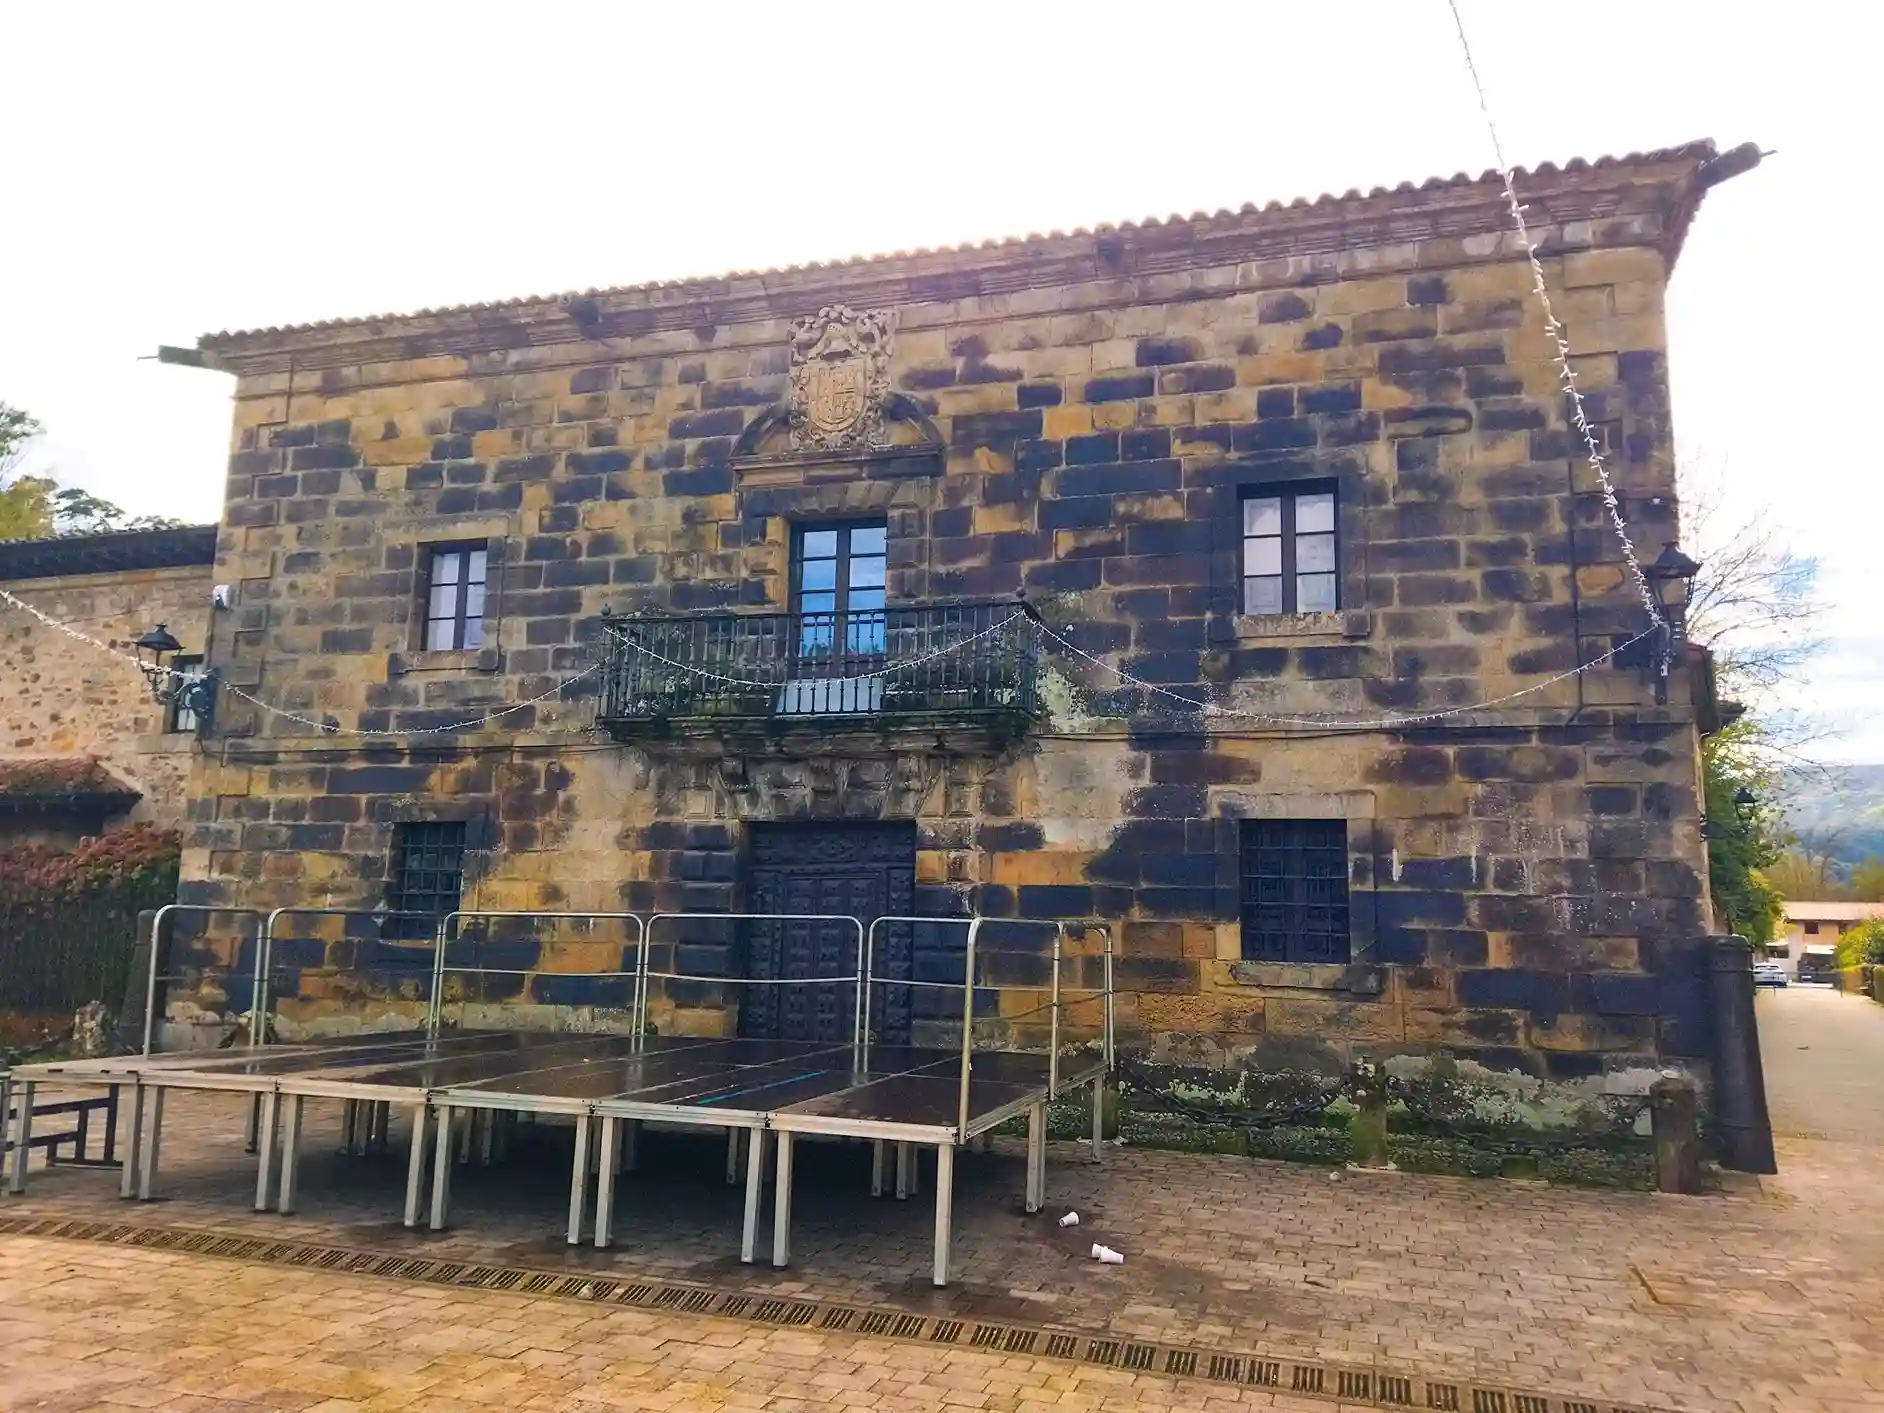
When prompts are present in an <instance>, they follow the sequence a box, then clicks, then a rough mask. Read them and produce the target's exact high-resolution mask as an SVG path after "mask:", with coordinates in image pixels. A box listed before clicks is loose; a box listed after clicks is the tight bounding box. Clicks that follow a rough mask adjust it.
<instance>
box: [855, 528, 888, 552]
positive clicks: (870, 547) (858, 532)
mask: <svg viewBox="0 0 1884 1413" xmlns="http://www.w3.org/2000/svg"><path fill="white" fill-rule="evenodd" d="M887 536H888V531H886V530H885V529H884V527H883V526H881V525H856V526H853V527H852V528H851V532H850V552H851V553H852V554H882V553H883V546H884V541H885V539H886V538H887Z"/></svg>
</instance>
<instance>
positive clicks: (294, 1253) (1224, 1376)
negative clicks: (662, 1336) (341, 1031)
mask: <svg viewBox="0 0 1884 1413" xmlns="http://www.w3.org/2000/svg"><path fill="white" fill-rule="evenodd" d="M0 1234H13V1235H20V1236H44V1237H55V1238H58V1239H62V1240H73V1241H92V1242H103V1243H107V1244H111V1245H119V1246H132V1247H138V1248H141V1249H146V1250H158V1251H174V1252H183V1253H187V1254H191V1255H200V1256H210V1257H217V1258H221V1259H228V1260H243V1261H255V1262H260V1263H265V1264H270V1265H285V1266H298V1267H302V1268H307V1269H315V1270H332V1271H342V1272H347V1273H351V1274H363V1275H372V1276H380V1277H386V1278H389V1279H396V1280H406V1281H423V1282H426V1283H428V1284H432V1285H450V1286H458V1287H462V1288H471V1289H482V1290H490V1291H497V1292H508V1293H513V1294H521V1295H550V1296H554V1297H558V1298H567V1299H577V1300H584V1301H590V1302H609V1303H613V1304H617V1305H631V1306H642V1307H646V1308H651V1309H658V1310H669V1311H682V1312H686V1313H690V1314H705V1315H713V1316H717V1317H720V1318H724V1319H736V1320H747V1321H752V1322H756V1323H763V1324H770V1325H782V1326H787V1327H808V1326H812V1325H814V1324H815V1325H816V1327H817V1328H819V1329H825V1330H833V1331H843V1332H854V1333H856V1334H860V1335H871V1336H876V1337H878V1338H885V1339H898V1340H921V1341H923V1342H925V1343H929V1344H958V1343H966V1344H968V1345H970V1346H972V1347H974V1348H977V1349H983V1350H988V1351H990V1352H999V1353H1003V1354H1034V1353H1036V1352H1038V1353H1041V1354H1044V1355H1045V1356H1046V1357H1048V1358H1050V1359H1063V1360H1071V1361H1077V1362H1083V1363H1087V1364H1097V1365H1101V1366H1105V1367H1110V1368H1119V1369H1124V1370H1130V1371H1134V1372H1156V1373H1159V1374H1163V1375H1168V1376H1170V1377H1174V1378H1199V1377H1202V1378H1208V1379H1211V1380H1214V1381H1216V1382H1218V1383H1230V1384H1240V1385H1244V1386H1252V1385H1253V1386H1255V1387H1258V1388H1269V1389H1280V1388H1282V1387H1284V1379H1283V1371H1284V1369H1285V1368H1286V1369H1287V1370H1288V1381H1287V1387H1288V1388H1289V1390H1290V1391H1291V1392H1293V1393H1297V1394H1301V1395H1304V1396H1307V1397H1311V1398H1324V1399H1334V1400H1339V1401H1341V1402H1343V1403H1348V1404H1356V1403H1365V1404H1371V1405H1374V1406H1377V1407H1385V1408H1396V1409H1412V1408H1415V1407H1416V1406H1420V1405H1419V1399H1418V1397H1417V1395H1419V1394H1423V1395H1424V1405H1423V1406H1424V1407H1425V1408H1426V1409H1428V1410H1430V1413H1651V1410H1648V1409H1643V1408H1639V1407H1635V1406H1633V1405H1630V1406H1625V1405H1622V1404H1616V1403H1610V1402H1608V1401H1602V1402H1596V1401H1591V1400H1589V1399H1575V1398H1553V1397H1551V1396H1550V1395H1547V1394H1541V1393H1534V1392H1528V1391H1526V1392H1518V1391H1515V1390H1509V1389H1503V1388H1496V1387H1485V1386H1480V1385H1466V1384H1458V1383H1451V1382H1446V1381H1441V1380H1434V1379H1424V1378H1421V1379H1416V1377H1415V1376H1414V1375H1412V1374H1408V1373H1401V1372H1397V1371H1390V1370H1381V1369H1352V1368H1339V1367H1336V1366H1334V1365H1323V1364H1313V1363H1301V1362H1297V1361H1295V1360H1289V1361H1286V1363H1285V1361H1283V1360H1278V1359H1265V1358H1262V1357H1260V1356H1250V1355H1243V1354H1228V1353H1222V1352H1219V1351H1215V1350H1197V1349H1189V1348H1184V1347H1182V1346H1173V1345H1161V1344H1140V1343H1135V1342H1133V1341H1130V1340H1125V1339H1116V1338H1107V1337H1103V1336H1092V1335H1081V1334H1076V1333H1070V1332H1067V1331H1061V1330H1045V1329H1030V1328H1028V1327H1027V1326H1024V1325H1009V1324H998V1323H989V1322H976V1323H973V1324H972V1325H971V1324H970V1323H969V1322H967V1321H964V1320H958V1319H949V1318H940V1317H938V1318H935V1319H933V1320H932V1319H930V1318H929V1317H926V1316H923V1315H917V1314H912V1313H910V1312H907V1311H902V1310H894V1309H875V1310H872V1309H858V1308H856V1307H854V1306H847V1305H825V1304H822V1303H820V1302H818V1301H815V1300H801V1299H791V1298H784V1297H765V1296H755V1295H747V1294H740V1293H736V1292H727V1291H721V1290H716V1289H713V1288H711V1287H701V1286H675V1285H663V1284H659V1283H656V1282H651V1281H624V1280H615V1279H608V1278H604V1277H599V1276H593V1275H571V1274H568V1273H566V1272H560V1271H535V1270H530V1269H528V1268H525V1267H513V1266H491V1265H477V1264H470V1263H467V1262H462V1261H445V1260H437V1259H434V1258H431V1257H422V1256H397V1255H386V1254H384V1253H382V1252H370V1251H356V1250H351V1249H349V1248H345V1247H333V1246H315V1245H310V1244H307V1243H304V1242H299V1241H271V1240H269V1239H267V1238H264V1237H254V1236H238V1235H235V1234H233V1233H227V1232H218V1231H212V1230H202V1229H196V1228H184V1227H139V1226H131V1225H127V1224H124V1223H119V1222H103V1221H78V1220H71V1219H61V1218H54V1217H33V1216H25V1215H21V1216H11V1215H7V1216H0Z"/></svg>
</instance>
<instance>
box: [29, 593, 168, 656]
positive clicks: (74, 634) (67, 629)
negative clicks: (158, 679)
mask: <svg viewBox="0 0 1884 1413" xmlns="http://www.w3.org/2000/svg"><path fill="white" fill-rule="evenodd" d="M0 603H7V604H11V605H12V606H13V607H14V608H17V609H19V610H21V611H22V612H24V613H29V614H31V615H32V616H33V617H34V618H37V619H38V620H39V621H40V622H41V623H43V624H45V625H46V626H47V627H48V628H51V629H54V630H56V631H58V632H60V633H63V634H65V635H66V637H68V638H74V639H76V640H77V641H79V642H81V643H84V644H85V645H86V646H87V647H91V648H96V649H97V650H98V651H99V652H101V653H104V654H105V655H106V656H107V657H115V658H117V659H118V660H119V661H120V662H128V663H130V664H131V666H133V667H135V668H136V669H137V670H138V671H139V672H143V673H151V672H160V673H162V674H163V675H164V676H166V677H177V678H181V677H183V676H184V675H185V674H184V673H182V672H180V671H178V670H177V669H176V668H174V667H162V666H156V665H153V664H151V663H148V662H145V661H144V660H143V659H141V658H139V657H136V656H134V655H133V654H131V653H127V652H125V651H123V650H122V649H121V648H116V647H113V646H112V645H111V644H110V643H107V642H106V641H105V640H104V639H103V638H94V637H93V636H92V635H91V634H90V633H87V632H84V631H83V630H81V629H78V628H74V627H73V626H72V625H71V624H70V623H62V622H60V621H59V620H58V619H56V618H54V617H53V616H52V615H51V614H49V613H45V612H43V611H41V610H40V609H37V608H35V607H34V606H33V605H32V604H30V603H28V602H27V601H26V600H25V599H23V598H21V597H20V596H19V595H18V594H15V593H12V592H10V591H9V590H6V589H0Z"/></svg>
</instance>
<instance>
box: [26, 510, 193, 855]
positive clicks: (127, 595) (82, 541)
mask: <svg viewBox="0 0 1884 1413" xmlns="http://www.w3.org/2000/svg"><path fill="white" fill-rule="evenodd" d="M215 557H216V527H215V526H213V525H191V526H183V527H179V528H175V529H158V530H124V531H116V532H113V533H110V534H101V535H68V536H64V537H61V538H58V539H47V540H12V541H0V588H5V589H6V590H7V591H8V592H9V593H11V594H13V595H15V596H16V597H18V598H20V599H21V600H23V601H24V602H26V603H28V604H31V605H32V606H33V607H34V608H36V609H38V610H39V611H40V612H41V613H44V614H46V615H48V616H49V617H52V618H54V619H57V620H58V621H59V622H61V623H65V624H69V625H70V626H72V627H73V628H75V629H77V630H78V631H80V632H83V633H86V634H88V635H90V636H91V637H93V638H97V639H100V640H102V641H105V642H109V643H112V644H115V645H116V646H117V647H118V648H120V649H121V650H122V651H124V652H127V653H128V652H130V651H131V644H132V643H133V642H134V641H135V640H136V639H137V638H138V637H140V636H141V635H143V634H144V633H146V632H149V631H150V630H151V629H152V628H153V627H155V626H156V625H157V624H158V623H160V622H161V623H167V624H168V625H169V629H170V631H171V632H172V633H173V634H175V635H176V637H177V638H178V640H179V641H181V642H182V643H184V644H185V645H186V646H187V647H189V648H193V649H195V652H193V653H186V654H185V655H184V656H183V658H182V659H181V662H180V664H179V665H180V666H181V667H182V668H183V669H184V670H186V671H187V670H190V669H191V667H192V666H193V664H199V663H201V661H202V647H203V644H204V639H205V637H206V635H207V633H208V629H209V617H210V593H211V589H212V587H213V586H212V584H211V582H210V581H211V572H210V571H211V566H212V564H213V562H214V560H215ZM0 661H4V662H5V663H6V666H7V674H8V675H7V683H6V687H5V689H4V690H0V847H5V845H7V844H10V843H46V844H56V845H62V846H69V845H71V844H75V843H77V842H78V840H79V839H81V838H84V837H86V836H88V835H96V834H101V833H103V832H105V831H106V830H107V829H111V828H115V827H117V826H119V825H121V824H129V823H133V822H137V821H149V822H150V823H153V824H160V825H171V826H174V825H179V824H181V823H182V822H183V799H184V785H185V782H186V780H187V779H188V777H189V773H190V764H191V760H192V757H193V755H194V752H195V748H196V744H197V739H196V733H195V725H194V721H193V719H192V718H191V717H190V716H189V714H188V713H187V712H183V713H181V714H179V712H178V711H177V709H176V708H174V707H172V706H169V705H166V704H163V703H159V702H158V701H156V700H155V699H154V698H153V696H152V693H151V690H150V685H149V683H148V682H146V681H145V679H144V678H143V676H142V675H140V674H139V672H138V671H137V669H136V668H134V667H132V666H131V665H130V664H128V663H126V662H122V661H119V660H117V659H115V658H111V657H107V656H104V655H103V654H101V653H100V652H98V650H97V649H96V648H93V647H90V646H88V645H86V644H85V643H82V642H80V641H79V640H77V639H76V638H73V637H71V636H69V635H68V634H64V633H61V632H59V631H58V630H56V629H54V628H50V627H48V626H47V625H46V624H45V623H44V622H42V621H41V620H39V619H36V618H34V617H33V616H32V615H31V614H30V613H28V612H26V611H25V610H23V609H20V608H17V607H15V606H13V605H11V604H7V603H5V602H0Z"/></svg>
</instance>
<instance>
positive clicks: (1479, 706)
mask: <svg viewBox="0 0 1884 1413" xmlns="http://www.w3.org/2000/svg"><path fill="white" fill-rule="evenodd" d="M1034 628H1035V629H1036V631H1038V632H1039V634H1040V635H1041V637H1042V638H1043V639H1045V640H1047V641H1049V642H1051V643H1053V644H1054V645H1055V646H1057V647H1059V648H1062V649H1064V650H1065V651H1066V652H1069V653H1071V654H1072V655H1073V656H1074V657H1077V658H1081V659H1083V660H1084V661H1086V662H1090V663H1092V664H1093V665H1094V666H1095V667H1099V668H1103V669H1104V670H1105V671H1107V672H1109V673H1111V674H1112V675H1113V676H1114V677H1116V678H1118V679H1119V681H1121V682H1123V683H1124V684H1125V685H1126V686H1128V687H1135V688H1137V689H1139V690H1140V691H1144V692H1151V693H1155V694H1156V695H1158V696H1161V697H1168V698H1170V699H1171V700H1172V701H1174V702H1177V703H1178V704H1179V705H1181V706H1183V707H1184V708H1185V709H1186V710H1188V711H1194V712H1198V713H1200V714H1202V715H1204V716H1226V717H1236V718H1239V719H1242V720H1246V721H1259V722H1265V723H1267V724H1269V725H1272V726H1304V727H1312V728H1314V729H1315V730H1318V731H1378V730H1385V729H1391V728H1393V727H1397V726H1417V725H1419V724H1421V723H1422V722H1428V721H1443V720H1445V719H1446V718H1447V717H1453V716H1466V715H1469V714H1470V713H1472V712H1479V711H1488V710H1490V709H1491V708H1492V707H1498V706H1504V705H1505V704H1507V703H1509V702H1515V701H1517V700H1519V699H1520V698H1522V697H1528V696H1530V695H1531V694H1532V693H1534V692H1541V691H1543V690H1544V689H1545V688H1546V687H1554V686H1555V685H1556V684H1557V683H1559V682H1567V681H1569V680H1570V679H1571V678H1573V677H1578V676H1581V675H1582V674H1583V673H1585V672H1588V671H1589V670H1590V669H1591V668H1592V667H1596V666H1598V665H1599V664H1601V663H1604V662H1607V661H1609V659H1611V658H1613V657H1615V656H1616V654H1618V653H1620V652H1624V651H1626V650H1628V649H1629V648H1632V647H1634V646H1635V645H1636V644H1637V643H1639V642H1642V641H1643V640H1644V639H1646V638H1650V637H1653V636H1654V635H1655V634H1656V633H1657V632H1659V631H1660V626H1659V625H1651V626H1649V627H1647V628H1644V629H1643V630H1642V631H1641V632H1640V633H1637V634H1636V635H1635V636H1634V637H1633V638H1630V639H1629V640H1628V641H1627V642H1623V643H1618V644H1617V645H1616V646H1615V647H1613V648H1611V649H1610V650H1609V651H1608V652H1606V653H1603V654H1602V655H1601V656H1600V657H1595V658H1592V659H1590V661H1588V662H1586V663H1583V664H1582V665H1581V666H1578V667H1573V668H1570V669H1569V670H1568V671H1566V672H1559V673H1558V674H1557V675H1556V676H1554V677H1546V678H1544V679H1543V681H1541V682H1534V683H1532V684H1531V685H1530V686H1529V687H1523V688H1520V689H1519V690H1518V691H1515V692H1509V693H1507V694H1506V695H1504V696H1502V697H1492V698H1490V699H1488V700H1486V701H1482V702H1472V703H1470V704H1469V705H1466V706H1458V707H1447V708H1445V709H1443V710H1441V711H1423V712H1413V713H1408V714H1403V715H1395V716H1377V717H1359V718H1356V717H1345V718H1344V717H1337V716H1332V715H1328V716H1282V715H1277V714H1275V713H1273V712H1263V711H1246V710H1244V709H1243V708H1241V707H1227V706H1222V705H1220V704H1218V703H1216V702H1212V701H1197V700H1195V699H1193V698H1191V697H1187V696H1185V695H1184V694H1183V693H1182V692H1174V691H1172V690H1170V689H1169V688H1168V687H1161V686H1159V685H1158V684H1157V683H1155V682H1146V681H1144V680H1143V679H1142V678H1138V677H1134V676H1133V675H1132V674H1131V673H1129V672H1127V671H1125V670H1124V669H1123V668H1118V667H1114V666H1113V665H1112V664H1111V663H1109V662H1107V661H1106V660H1105V659H1104V658H1100V657H1095V656H1094V655H1093V654H1092V653H1089V652H1087V651H1086V650H1085V649H1084V648H1081V647H1078V646H1076V645H1075V644H1073V643H1071V642H1069V641H1067V639H1066V638H1064V637H1062V636H1061V635H1060V634H1058V633H1056V632H1054V631H1053V630H1052V629H1051V628H1049V627H1047V626H1046V625H1045V624H1044V623H1035V624H1034Z"/></svg>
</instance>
